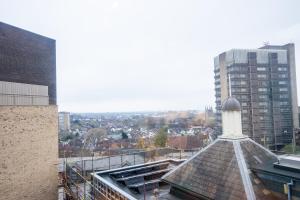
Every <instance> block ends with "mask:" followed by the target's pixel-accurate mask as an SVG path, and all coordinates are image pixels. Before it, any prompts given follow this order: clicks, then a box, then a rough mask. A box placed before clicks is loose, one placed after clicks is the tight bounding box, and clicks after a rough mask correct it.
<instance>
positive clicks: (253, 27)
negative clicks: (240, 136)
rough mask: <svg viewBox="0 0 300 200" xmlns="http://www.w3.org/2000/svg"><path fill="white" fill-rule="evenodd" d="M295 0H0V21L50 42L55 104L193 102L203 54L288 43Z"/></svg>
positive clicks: (164, 105)
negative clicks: (54, 48)
mask: <svg viewBox="0 0 300 200" xmlns="http://www.w3.org/2000/svg"><path fill="white" fill-rule="evenodd" d="M299 8H300V1H299V0H248V1H246V0H226V1H225V0H218V1H217V0H206V1H202V0H119V1H117V0H26V1H23V0H19V1H17V0H0V20H1V21H3V22H5V23H8V24H11V25H14V26H18V27H20V28H23V29H26V30H30V31H32V32H35V33H38V34H41V35H45V36H47V37H51V38H53V39H55V40H56V45H57V51H56V54H57V91H58V104H59V110H66V111H72V112H116V111H117V112H118V111H149V110H185V109H200V110H203V109H204V107H205V106H206V105H212V106H214V79H213V75H214V74H213V57H215V56H216V55H217V54H219V53H221V52H223V51H226V50H229V49H231V48H257V47H260V46H262V45H263V42H265V41H269V42H270V44H279V45H281V44H285V43H289V42H294V43H295V45H296V63H297V64H298V67H297V75H298V81H297V82H298V94H300V68H299V67H300V12H299Z"/></svg>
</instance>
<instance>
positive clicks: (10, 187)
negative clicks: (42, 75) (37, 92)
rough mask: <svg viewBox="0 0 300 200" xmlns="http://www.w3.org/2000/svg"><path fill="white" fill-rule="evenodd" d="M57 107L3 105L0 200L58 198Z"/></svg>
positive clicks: (0, 140) (0, 109)
mask: <svg viewBox="0 0 300 200" xmlns="http://www.w3.org/2000/svg"><path fill="white" fill-rule="evenodd" d="M57 117H58V116H57V106H0V200H4V199H5V200H19V199H22V200H41V199H43V200H52V199H57V163H58V136H57V131H58V125H57V123H58V122H57V121H58V120H57Z"/></svg>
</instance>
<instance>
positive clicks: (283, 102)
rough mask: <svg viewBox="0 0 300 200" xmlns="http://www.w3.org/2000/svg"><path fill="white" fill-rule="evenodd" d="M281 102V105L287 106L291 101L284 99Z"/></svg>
mask: <svg viewBox="0 0 300 200" xmlns="http://www.w3.org/2000/svg"><path fill="white" fill-rule="evenodd" d="M279 104H280V105H281V106H287V105H289V102H287V101H282V102H279Z"/></svg>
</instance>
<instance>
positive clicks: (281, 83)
mask: <svg viewBox="0 0 300 200" xmlns="http://www.w3.org/2000/svg"><path fill="white" fill-rule="evenodd" d="M278 84H279V85H285V84H287V82H286V81H279V82H278Z"/></svg>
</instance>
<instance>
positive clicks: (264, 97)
mask: <svg viewBox="0 0 300 200" xmlns="http://www.w3.org/2000/svg"><path fill="white" fill-rule="evenodd" d="M258 98H259V99H267V98H268V96H267V95H259V96H258Z"/></svg>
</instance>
